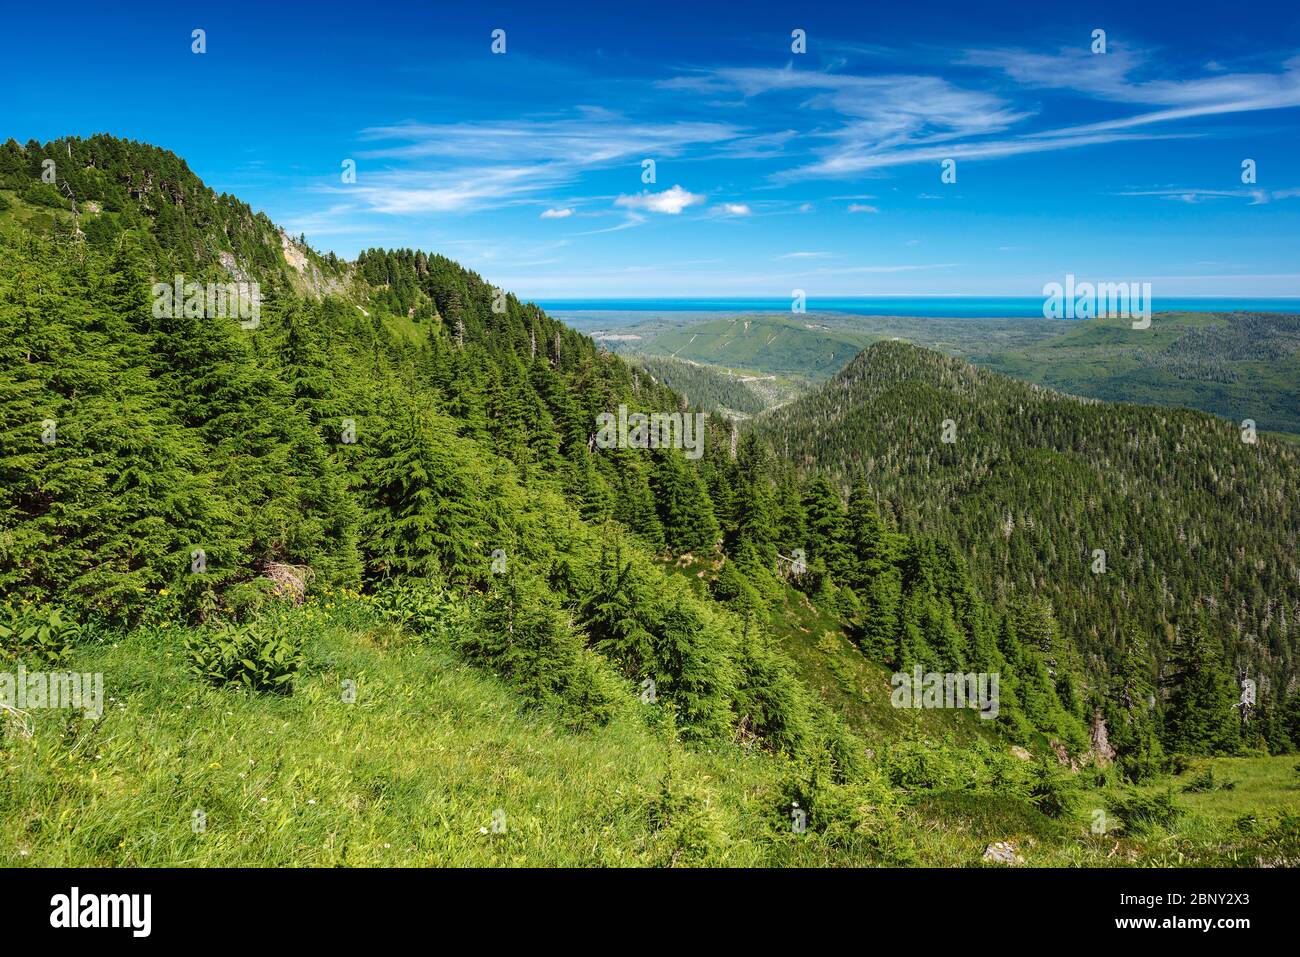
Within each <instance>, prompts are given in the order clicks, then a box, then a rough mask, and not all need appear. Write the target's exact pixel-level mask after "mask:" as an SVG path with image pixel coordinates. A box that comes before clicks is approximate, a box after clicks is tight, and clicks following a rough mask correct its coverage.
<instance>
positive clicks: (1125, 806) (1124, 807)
mask: <svg viewBox="0 0 1300 957" xmlns="http://www.w3.org/2000/svg"><path fill="white" fill-rule="evenodd" d="M1111 809H1112V810H1113V811H1115V813H1117V814H1118V815H1119V816H1120V817H1121V818H1122V819H1123V820H1124V827H1125V829H1126V830H1128V831H1130V832H1131V833H1134V834H1143V833H1146V832H1149V831H1151V830H1152V829H1153V828H1157V827H1163V828H1168V827H1170V826H1172V825H1173V823H1174V822H1175V821H1176V820H1178V818H1179V817H1180V816H1182V813H1183V811H1182V808H1180V807H1179V806H1178V805H1177V804H1176V803H1174V793H1173V791H1172V790H1165V791H1152V792H1150V793H1149V794H1142V793H1141V792H1138V791H1130V792H1128V793H1127V794H1126V795H1124V796H1123V797H1120V798H1118V799H1116V800H1115V802H1114V804H1113V805H1112V807H1111Z"/></svg>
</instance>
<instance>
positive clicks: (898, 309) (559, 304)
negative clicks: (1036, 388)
mask: <svg viewBox="0 0 1300 957" xmlns="http://www.w3.org/2000/svg"><path fill="white" fill-rule="evenodd" d="M537 304H538V305H539V306H541V307H542V308H543V309H545V310H546V311H547V312H549V313H553V314H555V315H562V314H564V313H571V312H789V311H790V299H789V297H785V298H779V299H744V298H741V299H540V300H537ZM1152 305H1153V307H1154V309H1155V311H1156V312H1170V311H1173V312H1238V311H1241V312H1300V297H1295V298H1287V299H1231V298H1222V299H1221V298H1199V297H1189V298H1181V299H1172V298H1171V299H1161V298H1160V297H1158V296H1157V297H1155V299H1154V300H1153V303H1152ZM807 307H808V311H809V312H845V313H850V314H853V315H859V316H920V317H925V318H931V319H996V318H1008V319H1018V318H1026V319H1028V318H1038V319H1041V318H1043V298H1042V297H1041V296H1035V297H1000V296H877V297H865V296H863V297H859V296H854V297H851V298H842V299H818V298H811V297H810V298H809V299H808V302H807Z"/></svg>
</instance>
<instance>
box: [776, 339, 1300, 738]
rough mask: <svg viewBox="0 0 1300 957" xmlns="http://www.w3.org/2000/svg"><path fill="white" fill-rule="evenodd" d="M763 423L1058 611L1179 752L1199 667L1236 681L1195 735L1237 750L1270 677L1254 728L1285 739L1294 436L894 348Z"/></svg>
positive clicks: (920, 528)
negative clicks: (1247, 701) (1242, 716)
mask: <svg viewBox="0 0 1300 957" xmlns="http://www.w3.org/2000/svg"><path fill="white" fill-rule="evenodd" d="M756 428H757V429H758V432H759V434H760V435H761V436H763V438H764V439H765V440H766V441H768V442H769V443H770V444H771V445H772V447H774V448H775V449H776V450H777V452H778V453H780V454H781V455H783V456H787V457H788V458H789V460H790V461H791V462H792V463H793V464H794V466H795V467H797V469H798V470H799V471H800V472H806V473H809V474H813V475H819V476H824V477H827V478H829V479H830V480H831V481H832V482H833V483H834V484H835V485H837V486H839V487H847V486H848V485H849V484H851V483H853V482H856V481H861V482H864V483H866V485H867V486H868V487H869V488H870V490H871V494H872V496H873V498H874V499H875V500H876V501H878V502H879V505H880V507H881V509H882V511H884V512H885V513H886V514H889V515H892V516H893V517H894V520H895V521H896V522H897V524H898V525H899V527H900V528H903V529H907V530H914V531H917V532H924V533H926V534H932V535H936V536H939V537H941V538H942V539H943V540H945V541H949V542H952V543H954V545H955V546H956V548H957V549H958V550H959V552H960V553H961V554H962V555H963V556H964V557H965V558H966V559H967V560H968V562H969V567H970V568H971V570H972V572H973V574H974V577H975V579H976V581H977V582H978V583H979V585H980V587H981V590H982V591H983V593H984V594H986V595H989V596H990V597H991V598H992V599H993V600H995V601H997V602H1004V601H1008V600H1013V599H1014V600H1024V601H1030V602H1034V603H1037V604H1038V605H1039V607H1041V608H1043V610H1044V611H1045V612H1046V611H1047V610H1048V609H1050V612H1051V617H1052V618H1053V623H1052V624H1051V625H1050V626H1049V627H1048V628H1047V630H1046V632H1045V633H1043V634H1042V635H1041V636H1040V638H1039V639H1038V641H1039V643H1040V645H1041V647H1042V648H1043V650H1044V651H1045V652H1046V653H1047V654H1048V655H1049V656H1050V657H1051V658H1052V659H1053V660H1054V661H1055V660H1059V657H1060V656H1061V655H1063V654H1067V653H1072V652H1077V653H1078V654H1079V655H1081V656H1082V659H1083V662H1084V664H1085V668H1086V671H1087V673H1088V674H1089V676H1090V677H1089V679H1088V681H1089V685H1090V687H1091V688H1092V689H1093V690H1094V691H1096V692H1097V693H1100V694H1102V695H1104V696H1107V697H1109V698H1110V700H1112V701H1118V700H1122V701H1143V700H1147V699H1150V701H1151V702H1152V710H1153V711H1155V712H1161V711H1164V712H1165V718H1164V724H1165V726H1166V738H1167V742H1168V743H1169V744H1170V746H1171V747H1173V748H1175V749H1182V748H1186V747H1188V745H1189V741H1188V740H1187V739H1186V738H1185V737H1184V736H1183V733H1182V731H1180V730H1178V729H1177V728H1176V727H1175V728H1170V727H1169V726H1170V724H1171V722H1172V723H1173V724H1175V725H1177V722H1178V721H1179V720H1180V716H1179V715H1178V713H1177V711H1178V708H1177V707H1175V705H1174V703H1173V698H1174V697H1175V696H1176V695H1177V692H1176V691H1175V690H1174V689H1176V688H1177V687H1178V686H1179V684H1180V682H1181V681H1182V679H1183V678H1184V677H1185V675H1186V674H1188V673H1191V672H1195V673H1197V674H1202V675H1211V676H1212V677H1207V678H1206V681H1207V682H1209V684H1210V685H1211V686H1216V687H1218V689H1219V690H1218V691H1217V692H1216V696H1217V701H1218V704H1217V706H1216V707H1218V709H1219V712H1218V713H1219V725H1220V727H1219V730H1217V731H1215V732H1213V733H1211V732H1209V731H1206V730H1205V729H1201V730H1200V731H1198V732H1197V733H1196V735H1195V736H1194V737H1195V739H1196V741H1197V746H1199V747H1215V748H1218V747H1223V748H1228V749H1231V748H1232V747H1235V746H1236V741H1237V738H1236V734H1237V728H1236V724H1237V722H1236V721H1233V720H1229V719H1230V718H1231V717H1232V715H1233V711H1232V706H1233V704H1234V703H1235V702H1236V701H1237V697H1238V696H1237V695H1236V694H1235V692H1234V685H1235V684H1236V682H1235V681H1234V679H1245V678H1250V679H1251V680H1253V681H1256V682H1257V683H1258V686H1259V689H1260V694H1259V701H1258V705H1257V706H1256V708H1255V709H1254V712H1253V714H1251V715H1250V718H1251V721H1250V724H1249V727H1248V729H1247V731H1246V733H1247V735H1248V736H1249V737H1250V739H1251V740H1252V741H1268V742H1270V743H1271V744H1272V746H1274V747H1276V746H1279V745H1280V744H1281V741H1282V740H1283V739H1284V738H1285V736H1286V734H1287V731H1286V727H1287V724H1286V720H1283V719H1282V718H1281V717H1280V712H1281V709H1282V708H1284V707H1285V702H1286V701H1287V700H1288V695H1289V696H1290V699H1289V700H1291V701H1292V702H1294V691H1295V682H1296V666H1297V657H1296V652H1297V642H1298V641H1300V624H1298V623H1297V621H1296V613H1297V603H1298V601H1300V566H1298V565H1297V562H1296V545H1297V536H1298V535H1300V497H1297V495H1296V491H1295V486H1294V482H1295V475H1296V468H1297V464H1298V462H1297V454H1296V450H1295V449H1294V447H1293V446H1291V445H1290V444H1289V443H1286V442H1280V441H1278V440H1272V439H1268V438H1266V437H1263V436H1257V435H1253V434H1251V433H1248V432H1246V431H1244V430H1243V429H1241V428H1239V427H1237V426H1236V425H1234V424H1232V423H1229V422H1225V421H1224V420H1222V419H1217V418H1215V417H1212V416H1209V415H1206V414H1204V413H1200V412H1193V411H1186V410H1165V409H1153V408H1144V407H1139V406H1132V405H1112V404H1103V403H1100V402H1095V401H1091V400H1086V399H1080V398H1074V397H1070V396H1066V395H1062V394H1059V393H1055V392H1051V391H1048V390H1046V389H1043V388H1040V387H1036V386H1031V385H1027V384H1024V383H1020V382H1016V381H1014V380H1012V379H1008V378H1005V377H1003V376H1000V375H996V374H993V373H989V372H986V371H983V370H981V369H978V368H976V367H975V366H972V365H969V364H967V363H965V362H962V361H960V360H957V359H951V358H948V357H945V356H942V355H940V354H938V353H934V352H928V351H926V350H923V349H919V348H916V347H914V346H910V345H907V344H904V343H893V342H890V343H877V344H875V345H873V346H871V347H869V348H868V349H866V350H865V351H864V352H863V353H862V354H861V355H860V356H858V358H857V359H855V360H854V361H853V362H852V363H851V364H850V365H849V366H848V367H847V368H846V369H844V370H843V371H842V372H841V373H840V374H839V375H837V376H836V377H835V379H833V380H832V381H831V382H830V383H828V384H827V385H826V386H825V387H824V388H822V389H821V390H819V391H818V392H816V393H813V394H811V395H809V396H806V397H804V398H802V399H800V400H798V401H797V402H795V403H793V404H791V405H789V406H787V407H784V408H782V409H779V410H775V411H774V412H772V413H770V414H769V415H766V416H764V417H763V418H762V419H761V420H760V421H759V422H758V423H757V425H756ZM1102 553H1104V554H1102ZM1107 676H1110V677H1107ZM1291 708H1292V711H1294V703H1292V705H1291ZM1290 720H1292V721H1293V720H1294V718H1293V717H1292V718H1291V719H1290ZM1217 738H1223V740H1222V741H1217V742H1216V740H1215V739H1217Z"/></svg>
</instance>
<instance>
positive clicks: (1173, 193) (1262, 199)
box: [1118, 187, 1300, 206]
mask: <svg viewBox="0 0 1300 957" xmlns="http://www.w3.org/2000/svg"><path fill="white" fill-rule="evenodd" d="M1118 195H1120V196H1159V197H1161V198H1162V199H1173V200H1178V201H1180V202H1184V203H1203V202H1206V201H1207V200H1216V199H1248V200H1250V202H1249V203H1248V204H1247V205H1250V206H1264V205H1267V204H1268V203H1271V202H1273V201H1274V200H1277V199H1295V198H1297V197H1300V188H1297V187H1292V188H1289V189H1254V188H1252V189H1179V188H1169V189H1130V190H1124V191H1123V192H1121V193H1119V194H1118Z"/></svg>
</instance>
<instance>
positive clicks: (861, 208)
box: [849, 203, 880, 213]
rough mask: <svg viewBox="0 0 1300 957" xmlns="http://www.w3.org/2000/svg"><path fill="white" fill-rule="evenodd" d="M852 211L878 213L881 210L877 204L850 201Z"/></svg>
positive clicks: (850, 210)
mask: <svg viewBox="0 0 1300 957" xmlns="http://www.w3.org/2000/svg"><path fill="white" fill-rule="evenodd" d="M849 212H850V213H878V212H880V210H879V209H877V208H876V207H875V206H868V205H867V204H866V203H849Z"/></svg>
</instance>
